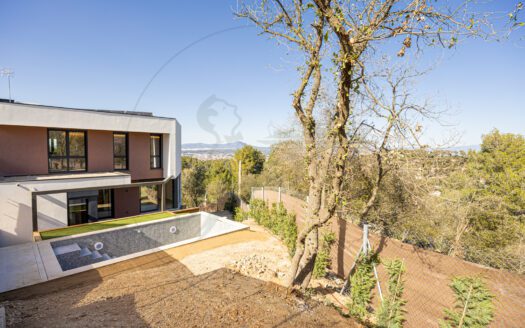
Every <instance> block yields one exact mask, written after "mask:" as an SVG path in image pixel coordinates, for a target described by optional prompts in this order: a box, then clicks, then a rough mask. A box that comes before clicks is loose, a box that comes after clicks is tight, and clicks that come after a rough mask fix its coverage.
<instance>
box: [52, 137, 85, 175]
mask: <svg viewBox="0 0 525 328" xmlns="http://www.w3.org/2000/svg"><path fill="white" fill-rule="evenodd" d="M51 131H59V132H65V133H66V155H65V156H51V153H50V150H51V149H50V147H49V133H50V132H51ZM70 132H82V133H83V134H84V156H71V155H70V154H69V133H70ZM50 159H65V160H66V163H67V168H66V169H65V170H60V171H56V170H52V169H51V162H50ZM70 159H84V161H85V168H84V169H83V170H71V169H70V165H69V160H70ZM47 171H48V173H49V174H61V173H85V172H88V133H87V130H76V129H60V128H48V129H47Z"/></svg>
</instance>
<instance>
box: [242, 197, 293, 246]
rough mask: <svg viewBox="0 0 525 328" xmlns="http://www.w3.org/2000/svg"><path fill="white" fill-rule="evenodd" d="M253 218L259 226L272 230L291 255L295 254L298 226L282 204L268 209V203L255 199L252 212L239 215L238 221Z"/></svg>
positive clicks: (251, 203)
mask: <svg viewBox="0 0 525 328" xmlns="http://www.w3.org/2000/svg"><path fill="white" fill-rule="evenodd" d="M248 217H251V218H253V219H254V220H255V222H257V223H258V224H260V225H262V226H263V227H265V228H267V229H268V230H270V231H271V232H272V233H273V234H274V235H276V236H277V237H279V238H280V239H281V240H282V241H283V243H284V244H285V245H286V247H288V250H289V252H290V254H293V253H294V252H295V240H296V239H297V224H296V223H295V215H293V214H290V213H288V211H287V210H286V208H285V207H284V206H283V205H282V204H273V205H272V206H271V207H268V205H267V204H266V202H264V201H262V200H259V199H255V200H252V201H251V202H250V210H249V211H248V212H244V213H242V214H239V217H238V218H237V215H236V220H237V219H243V220H244V219H246V218H248Z"/></svg>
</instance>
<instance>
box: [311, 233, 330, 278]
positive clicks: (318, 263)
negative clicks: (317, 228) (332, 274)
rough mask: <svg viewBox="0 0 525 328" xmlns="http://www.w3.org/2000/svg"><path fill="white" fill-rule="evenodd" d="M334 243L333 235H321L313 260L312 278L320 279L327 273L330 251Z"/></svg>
mask: <svg viewBox="0 0 525 328" xmlns="http://www.w3.org/2000/svg"><path fill="white" fill-rule="evenodd" d="M334 242H335V234H334V233H333V232H328V233H325V234H324V235H323V238H322V241H321V245H320V247H319V251H318V252H317V257H316V258H315V264H314V271H313V277H314V278H322V277H324V276H326V274H327V273H328V268H329V267H330V265H331V264H332V260H331V258H330V249H331V248H332V244H333V243H334Z"/></svg>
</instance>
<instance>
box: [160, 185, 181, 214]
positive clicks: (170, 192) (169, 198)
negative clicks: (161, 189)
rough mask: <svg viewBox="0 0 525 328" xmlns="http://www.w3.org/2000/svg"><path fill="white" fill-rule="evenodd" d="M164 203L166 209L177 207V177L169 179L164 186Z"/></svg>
mask: <svg viewBox="0 0 525 328" xmlns="http://www.w3.org/2000/svg"><path fill="white" fill-rule="evenodd" d="M165 188H166V190H165V198H164V199H165V205H166V209H173V208H178V207H179V189H178V188H179V178H175V179H170V180H169V181H168V182H166V186H165Z"/></svg>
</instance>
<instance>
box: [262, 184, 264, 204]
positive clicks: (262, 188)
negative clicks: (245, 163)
mask: <svg viewBox="0 0 525 328" xmlns="http://www.w3.org/2000/svg"><path fill="white" fill-rule="evenodd" d="M262 200H263V202H264V187H262Z"/></svg>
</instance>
